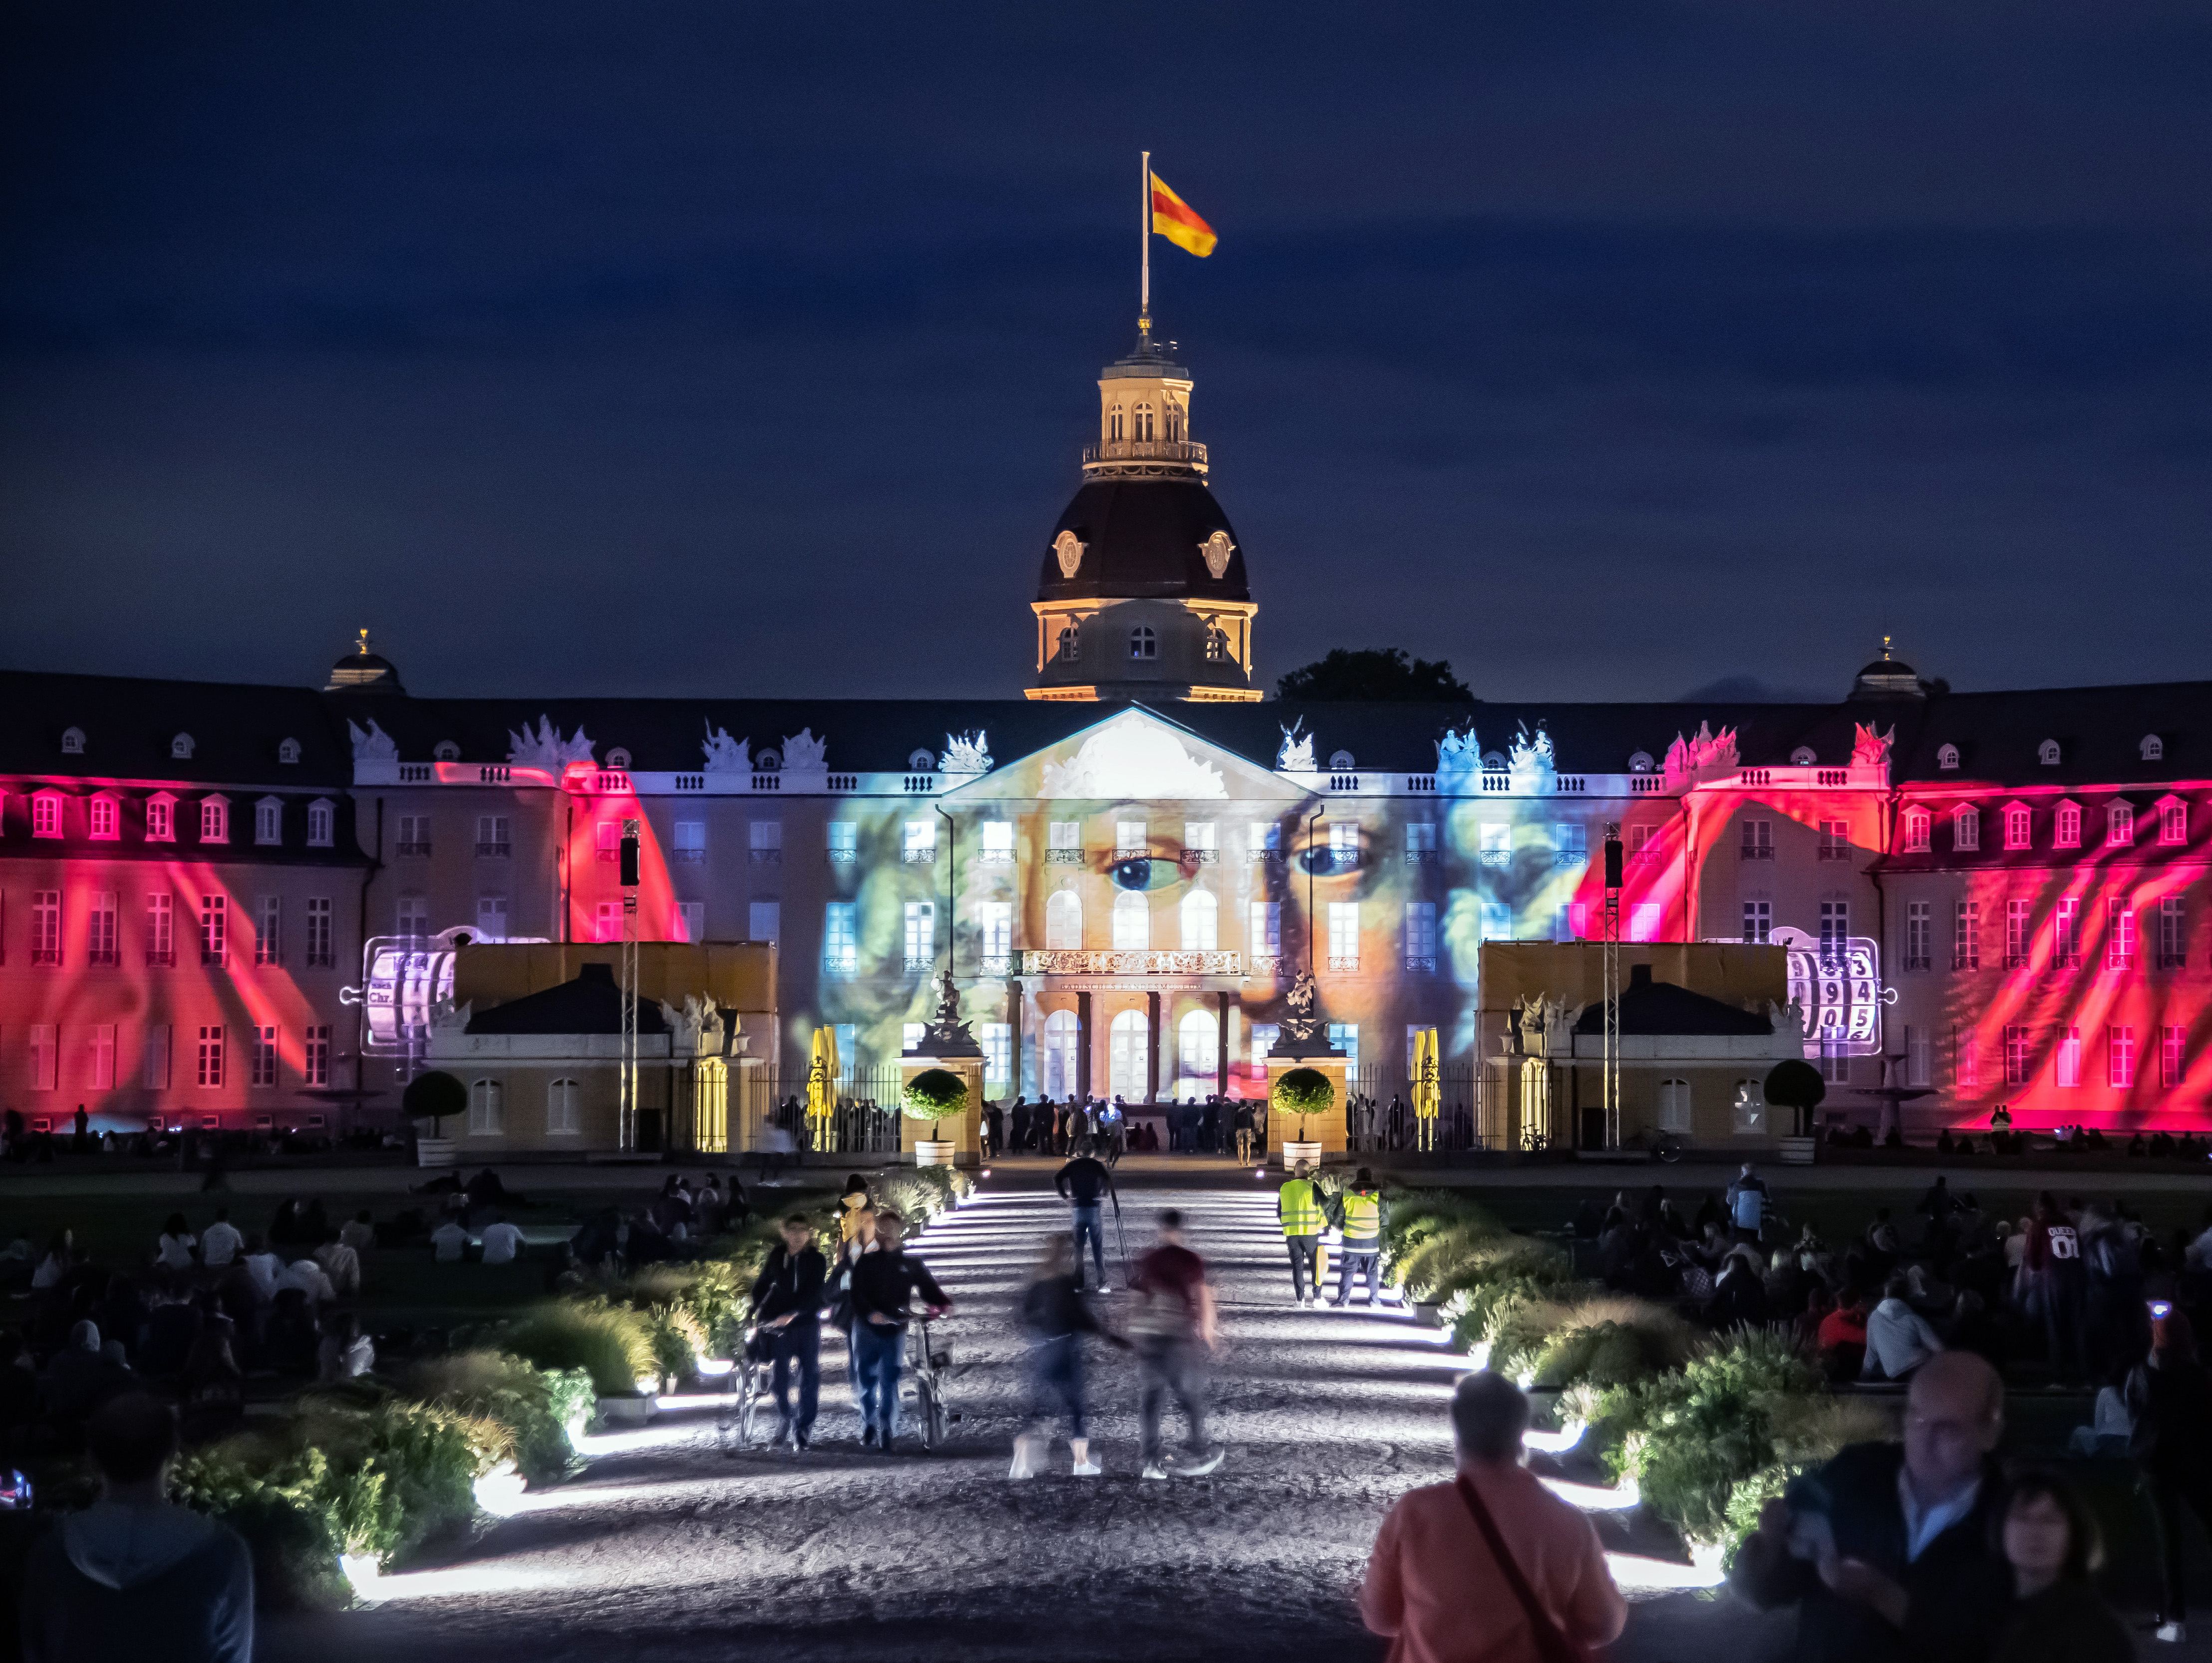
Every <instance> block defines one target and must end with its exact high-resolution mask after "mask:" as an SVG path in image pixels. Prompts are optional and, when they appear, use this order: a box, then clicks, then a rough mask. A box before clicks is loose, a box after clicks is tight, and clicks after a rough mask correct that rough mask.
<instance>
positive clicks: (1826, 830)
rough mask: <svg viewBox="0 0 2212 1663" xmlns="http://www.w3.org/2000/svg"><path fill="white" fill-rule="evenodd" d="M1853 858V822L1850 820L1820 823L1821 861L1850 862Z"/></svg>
mask: <svg viewBox="0 0 2212 1663" xmlns="http://www.w3.org/2000/svg"><path fill="white" fill-rule="evenodd" d="M1850 858H1851V822H1850V821H1848V820H1823V821H1822V822H1820V859H1823V860H1849V859H1850Z"/></svg>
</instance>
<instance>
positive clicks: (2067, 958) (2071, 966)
mask: <svg viewBox="0 0 2212 1663" xmlns="http://www.w3.org/2000/svg"><path fill="white" fill-rule="evenodd" d="M2021 962H2023V963H2025V962H2027V961H2025V960H2022V961H2021ZM2051 968H2052V969H2054V970H2078V969H2080V968H2081V953H2080V952H2079V951H2078V950H2075V949H2073V948H2070V947H2062V948H2060V949H2059V950H2058V951H2057V952H2055V953H2053V954H2052V955H2051Z"/></svg>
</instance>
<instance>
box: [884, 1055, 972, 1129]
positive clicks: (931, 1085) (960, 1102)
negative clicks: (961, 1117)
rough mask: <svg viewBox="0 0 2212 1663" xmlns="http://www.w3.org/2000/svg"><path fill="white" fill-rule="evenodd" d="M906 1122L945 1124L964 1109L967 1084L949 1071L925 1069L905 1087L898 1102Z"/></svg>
mask: <svg viewBox="0 0 2212 1663" xmlns="http://www.w3.org/2000/svg"><path fill="white" fill-rule="evenodd" d="M899 1103H900V1107H901V1108H903V1109H904V1110H905V1111H906V1115H907V1118H908V1120H929V1121H932V1122H934V1121H938V1120H949V1119H951V1117H952V1116H953V1115H955V1114H961V1113H962V1112H963V1111H964V1110H965V1109H966V1108H967V1107H968V1083H967V1082H966V1081H964V1080H963V1079H962V1078H961V1077H959V1076H958V1075H957V1074H955V1073H954V1072H953V1071H951V1069H949V1068H925V1069H923V1070H922V1071H921V1073H919V1074H917V1075H915V1077H913V1078H912V1079H910V1080H908V1082H907V1083H906V1090H905V1091H904V1093H902V1095H901V1096H900V1099H899Z"/></svg>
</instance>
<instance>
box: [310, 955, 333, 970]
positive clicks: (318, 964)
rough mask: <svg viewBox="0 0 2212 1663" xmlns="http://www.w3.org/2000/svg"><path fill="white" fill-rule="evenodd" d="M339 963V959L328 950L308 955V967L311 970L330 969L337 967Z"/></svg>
mask: <svg viewBox="0 0 2212 1663" xmlns="http://www.w3.org/2000/svg"><path fill="white" fill-rule="evenodd" d="M307 968H309V969H310V970H330V969H334V968H337V959H336V958H334V957H332V956H331V954H330V953H329V952H327V951H324V952H320V953H315V952H311V953H309V954H308V955H307Z"/></svg>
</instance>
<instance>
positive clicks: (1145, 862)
mask: <svg viewBox="0 0 2212 1663" xmlns="http://www.w3.org/2000/svg"><path fill="white" fill-rule="evenodd" d="M1107 875H1108V876H1109V877H1111V878H1112V879H1113V880H1114V887H1115V889H1166V888H1167V887H1168V885H1169V884H1170V883H1181V882H1182V867H1181V866H1179V865H1176V863H1175V861H1174V860H1173V859H1161V858H1159V857H1158V856H1156V855H1146V856H1139V858H1137V859H1133V860H1117V861H1115V863H1114V864H1113V865H1112V866H1110V867H1109V869H1108V872H1107Z"/></svg>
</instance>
